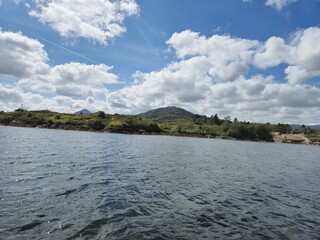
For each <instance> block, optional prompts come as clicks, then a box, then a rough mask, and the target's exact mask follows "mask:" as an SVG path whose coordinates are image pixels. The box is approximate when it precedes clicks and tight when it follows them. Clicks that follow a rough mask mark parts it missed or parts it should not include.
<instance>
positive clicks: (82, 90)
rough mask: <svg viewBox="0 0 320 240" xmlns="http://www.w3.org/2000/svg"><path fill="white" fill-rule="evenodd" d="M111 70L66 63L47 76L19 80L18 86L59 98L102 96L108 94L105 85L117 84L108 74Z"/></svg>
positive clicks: (52, 70)
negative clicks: (55, 95) (58, 96)
mask: <svg viewBox="0 0 320 240" xmlns="http://www.w3.org/2000/svg"><path fill="white" fill-rule="evenodd" d="M111 69H112V67H109V66H107V65H105V64H99V65H87V64H81V63H76V62H72V63H66V64H63V65H57V66H54V67H52V68H51V69H50V71H49V72H48V73H47V74H43V75H41V74H38V75H35V76H33V78H32V79H28V78H24V79H21V80H20V81H19V82H18V86H19V87H21V88H25V89H30V90H32V91H36V92H42V93H54V94H57V95H61V96H73V97H87V96H96V97H98V96H99V95H103V96H104V94H106V93H107V92H108V90H107V88H106V86H105V85H106V84H112V83H116V82H117V76H116V75H114V74H112V73H109V71H110V70H111Z"/></svg>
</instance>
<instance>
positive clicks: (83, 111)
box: [74, 109, 91, 115]
mask: <svg viewBox="0 0 320 240" xmlns="http://www.w3.org/2000/svg"><path fill="white" fill-rule="evenodd" d="M90 113H91V112H90V111H89V110H88V109H82V110H80V111H77V112H75V113H74V114H75V115H79V114H84V115H86V114H90Z"/></svg>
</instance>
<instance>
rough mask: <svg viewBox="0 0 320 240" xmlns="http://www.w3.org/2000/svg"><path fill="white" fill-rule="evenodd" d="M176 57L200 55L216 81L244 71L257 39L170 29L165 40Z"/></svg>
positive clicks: (250, 59) (232, 77) (231, 79)
mask: <svg viewBox="0 0 320 240" xmlns="http://www.w3.org/2000/svg"><path fill="white" fill-rule="evenodd" d="M167 44H169V46H171V47H172V48H173V49H174V50H175V51H176V54H177V57H178V58H180V59H184V58H186V57H193V56H203V57H206V59H207V61H208V62H209V63H210V65H211V67H210V69H209V70H208V74H209V75H211V76H213V77H214V79H215V80H216V81H217V82H225V81H233V80H235V79H236V78H237V77H239V76H241V75H243V74H245V73H246V72H247V71H248V64H249V63H251V62H252V56H253V54H254V51H255V49H256V48H257V46H258V44H259V42H258V41H251V40H247V39H240V38H232V37H230V36H221V35H213V36H212V37H210V38H206V37H205V36H200V34H199V33H195V32H192V31H190V30H186V31H183V32H181V33H174V34H173V35H172V37H171V38H170V39H169V40H168V41H167Z"/></svg>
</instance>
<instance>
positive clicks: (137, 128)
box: [0, 107, 320, 142]
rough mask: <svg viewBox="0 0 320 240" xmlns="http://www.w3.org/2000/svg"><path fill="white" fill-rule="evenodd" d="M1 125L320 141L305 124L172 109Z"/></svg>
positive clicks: (29, 114) (48, 115)
mask: <svg viewBox="0 0 320 240" xmlns="http://www.w3.org/2000/svg"><path fill="white" fill-rule="evenodd" d="M0 124H2V125H9V126H22V127H38V128H52V129H66V130H82V131H104V132H115V133H134V134H163V135H175V136H195V137H207V138H216V137H218V138H223V139H240V140H253V141H273V139H274V136H273V134H274V133H277V134H291V133H296V134H305V135H308V136H310V137H311V139H312V141H311V142H320V132H317V131H315V130H312V129H311V128H309V127H306V126H304V125H302V126H301V127H300V128H299V129H294V130H293V129H291V127H290V125H288V124H281V123H279V124H270V123H266V124H260V123H249V122H241V121H239V120H238V119H237V118H235V119H234V121H232V120H231V118H230V117H229V116H227V117H225V118H224V119H220V118H219V116H218V115H217V114H214V115H212V116H211V117H207V116H203V115H197V114H192V113H190V112H188V111H185V110H184V109H180V108H176V107H169V108H161V109H155V110H152V111H149V112H147V113H145V114H139V115H136V116H130V115H120V114H114V115H111V114H106V113H104V112H102V111H99V112H97V113H91V114H66V113H57V112H51V111H48V110H43V111H26V110H23V109H17V110H15V111H14V112H7V113H5V112H3V111H2V112H0Z"/></svg>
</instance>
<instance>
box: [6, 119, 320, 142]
mask: <svg viewBox="0 0 320 240" xmlns="http://www.w3.org/2000/svg"><path fill="white" fill-rule="evenodd" d="M0 126H5V127H21V128H38V129H50V130H64V131H76V132H93V133H114V134H125V135H146V136H168V137H189V138H206V139H217V140H233V141H244V142H261V143H277V144H279V143H286V144H298V145H310V146H320V144H319V143H318V142H316V143H314V142H312V141H310V140H309V139H308V137H307V136H305V135H303V134H279V133H274V134H273V136H274V137H273V141H263V140H259V139H237V138H232V137H229V136H212V135H201V134H191V133H174V132H164V131H163V132H139V131H131V132H129V131H108V130H100V131H98V130H93V129H88V128H81V127H78V126H62V127H50V126H45V125H38V126H32V125H23V124H12V123H10V124H3V123H0ZM302 135H303V136H302ZM279 136H280V138H281V139H279ZM297 136H300V137H301V138H300V139H298V140H296V141H294V140H293V139H294V138H296V137H297ZM302 139H304V141H302Z"/></svg>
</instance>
